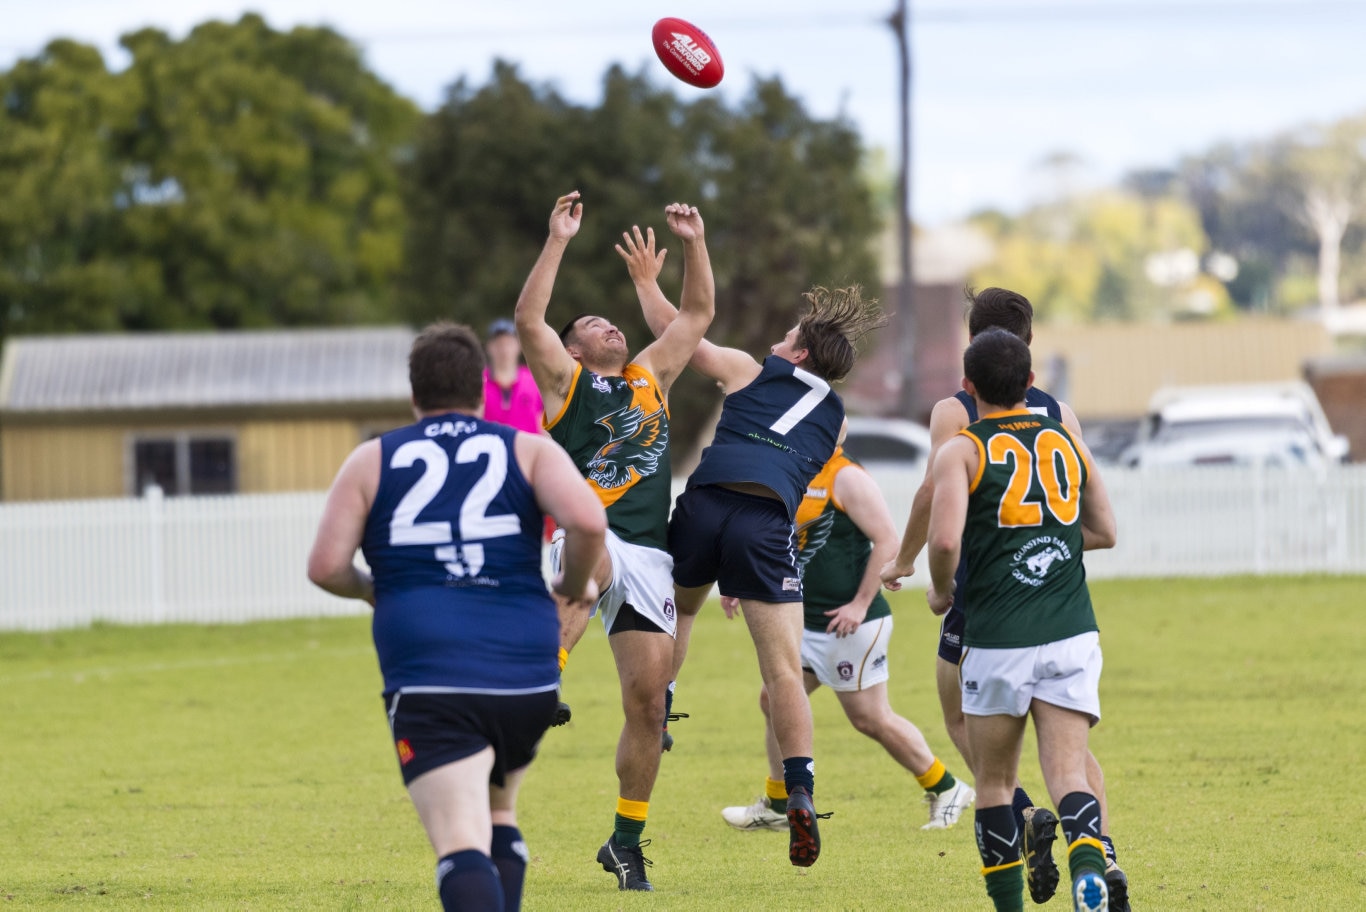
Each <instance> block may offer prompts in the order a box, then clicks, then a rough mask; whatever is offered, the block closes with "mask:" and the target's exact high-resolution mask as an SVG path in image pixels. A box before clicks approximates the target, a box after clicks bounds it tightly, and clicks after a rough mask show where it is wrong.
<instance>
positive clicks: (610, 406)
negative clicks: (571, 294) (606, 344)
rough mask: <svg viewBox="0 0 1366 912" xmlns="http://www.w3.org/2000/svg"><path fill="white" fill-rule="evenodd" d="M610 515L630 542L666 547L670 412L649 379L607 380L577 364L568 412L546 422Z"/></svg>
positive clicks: (629, 370)
mask: <svg viewBox="0 0 1366 912" xmlns="http://www.w3.org/2000/svg"><path fill="white" fill-rule="evenodd" d="M546 428H547V429H548V430H549V431H550V436H551V438H552V439H554V441H555V442H556V443H558V444H559V445H560V446H562V447H564V448H565V451H566V452H568V453H569V456H570V458H572V459H573V460H574V465H576V466H578V469H579V471H580V472H581V473H583V477H584V478H585V479H587V481H588V486H589V487H591V488H592V489H593V492H594V493H595V494H597V495H598V499H599V500H601V501H602V505H603V507H605V508H606V510H607V525H608V527H609V528H610V529H611V530H612V531H613V532H615V533H616V534H617V536H618V537H619V538H621V539H622V540H623V541H628V542H630V543H632V544H635V545H646V546H648V547H651V548H658V549H660V550H661V551H662V550H664V549H665V547H666V546H667V544H668V543H667V541H666V535H667V531H668V527H669V506H670V500H671V498H670V490H669V485H670V481H671V473H670V469H669V406H668V404H667V403H666V402H665V400H664V393H663V392H662V391H661V390H660V388H659V384H658V383H657V382H656V381H655V378H654V377H653V376H651V374H650V372H649V371H647V370H645V368H643V367H641V366H640V365H639V364H636V363H634V362H632V363H631V364H628V365H626V369H625V370H624V371H622V375H621V376H620V377H604V376H601V375H599V374H595V373H593V372H592V371H586V370H584V369H583V367H582V365H575V367H574V377H573V379H572V380H571V381H570V384H569V396H568V397H567V398H566V399H565V401H564V407H563V408H562V409H560V413H559V414H558V415H556V416H555V417H554V418H552V419H550V420H548V421H547V422H546Z"/></svg>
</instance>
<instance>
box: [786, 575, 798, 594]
mask: <svg viewBox="0 0 1366 912" xmlns="http://www.w3.org/2000/svg"><path fill="white" fill-rule="evenodd" d="M783 591H784V592H801V591H802V581H801V577H797V576H785V577H783Z"/></svg>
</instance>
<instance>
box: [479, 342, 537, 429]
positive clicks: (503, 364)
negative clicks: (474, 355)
mask: <svg viewBox="0 0 1366 912" xmlns="http://www.w3.org/2000/svg"><path fill="white" fill-rule="evenodd" d="M484 351H485V352H486V353H487V354H488V366H487V367H485V368H484V419H485V420H486V421H496V422H498V423H499V424H507V425H511V426H512V427H515V428H516V429H517V430H519V431H525V432H526V433H528V434H540V433H543V430H542V426H543V420H542V419H543V418H544V416H545V406H544V404H543V403H542V402H541V393H540V391H539V390H538V389H536V381H535V380H533V379H532V377H531V369H530V368H529V367H527V366H526V365H525V364H523V363H522V346H521V343H519V342H518V341H517V327H516V326H514V325H513V323H512V321H511V320H502V319H500V320H494V321H493V322H492V323H490V324H489V331H488V336H487V337H486V339H485V342H484Z"/></svg>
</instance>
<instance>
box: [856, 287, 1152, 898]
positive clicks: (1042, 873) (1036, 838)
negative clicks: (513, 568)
mask: <svg viewBox="0 0 1366 912" xmlns="http://www.w3.org/2000/svg"><path fill="white" fill-rule="evenodd" d="M967 298H968V336H969V341H971V339H972V338H974V337H976V336H978V335H979V334H981V333H983V332H986V331H987V330H989V329H993V328H996V329H1004V330H1006V331H1008V332H1010V333H1012V334H1014V335H1015V336H1016V337H1017V338H1019V339H1021V340H1022V341H1023V342H1024V343H1025V344H1026V345H1028V344H1029V343H1030V342H1031V341H1032V340H1033V337H1034V328H1033V327H1034V307H1033V305H1031V304H1030V303H1029V300H1028V299H1027V298H1026V297H1025V296H1024V295H1022V294H1019V293H1018V292H1015V291H1011V290H1009V289H1005V288H984V289H982V290H981V291H972V290H971V289H969V290H968V293H967ZM1024 401H1025V406H1026V407H1027V408H1028V409H1029V410H1030V411H1031V412H1034V413H1036V414H1040V415H1047V416H1048V417H1049V418H1052V419H1054V420H1056V421H1061V422H1062V423H1063V425H1064V426H1065V427H1066V428H1067V430H1068V431H1069V432H1070V433H1071V434H1072V435H1073V436H1075V437H1077V438H1078V439H1081V436H1082V435H1081V424H1080V423H1079V422H1078V421H1077V416H1076V415H1075V414H1074V413H1073V412H1072V410H1071V409H1070V408H1068V407H1067V404H1066V403H1064V402H1059V401H1058V400H1057V399H1054V398H1053V397H1052V396H1050V395H1049V394H1048V393H1046V392H1044V391H1043V390H1041V389H1039V388H1038V387H1036V386H1030V387H1029V389H1027V390H1025V400H1024ZM977 418H978V415H977V405H976V403H975V402H974V400H973V398H972V397H971V396H969V395H968V394H967V392H966V391H964V390H959V391H958V392H957V393H955V394H954V395H952V396H949V397H947V398H945V399H941V400H940V401H939V402H937V403H936V404H935V406H934V409H933V411H931V413H930V458H929V459H928V460H927V466H926V470H925V480H924V482H923V483H922V484H921V486H920V488H919V489H918V490H917V491H916V493H915V499H914V502H913V503H912V505H911V514H910V517H909V518H908V519H907V520H906V531H905V534H904V535H903V536H902V539H901V548H900V550H899V551H898V552H897V555H896V557H895V558H894V559H893V560H891V561H888V562H887V564H886V565H885V566H884V567H883V568H882V574H881V575H882V581H883V583H884V584H885V585H886V586H887V588H888V589H900V588H901V583H900V582H899V579H900V578H901V577H905V576H910V575H911V574H912V573H913V572H914V571H915V559H916V556H917V555H918V554H919V553H920V550H921V549H922V548H923V547H924V545H925V538H926V536H927V535H928V532H929V524H930V502H931V501H932V499H933V498H934V472H933V466H934V459H935V456H936V455H937V454H938V452H939V450H940V448H941V447H943V445H944V444H945V443H947V442H948V441H949V440H951V439H953V437H954V435H955V434H957V433H958V432H959V431H961V430H963V429H964V428H966V427H967V426H968V425H969V424H972V423H973V422H974V421H976V420H977ZM954 579H955V581H956V583H957V587H956V588H955V590H954V595H953V604H952V606H950V608H949V610H948V612H947V613H945V615H944V619H943V623H942V625H941V627H940V632H939V650H938V653H939V657H938V660H937V661H936V662H935V678H936V681H937V683H938V687H939V703H940V707H941V708H942V710H943V713H944V726H945V728H946V729H947V730H948V733H949V738H950V739H951V740H952V741H953V743H954V745H955V746H956V747H957V748H958V751H959V753H961V754H962V755H963V759H964V760H967V761H968V766H969V767H971V766H972V756H971V750H970V748H969V747H968V743H967V722H966V719H965V717H964V715H963V694H962V691H961V689H960V683H959V674H958V665H959V663H960V662H961V661H962V658H963V642H962V637H963V617H964V614H963V612H964V600H965V598H966V593H967V579H968V562H967V557H966V555H964V557H963V558H961V559H960V561H959V563H958V571H957V574H956V575H955V577H954ZM1086 770H1087V776H1088V778H1089V780H1090V784H1091V790H1092V791H1093V792H1094V793H1095V795H1096V797H1097V798H1098V799H1099V800H1100V816H1101V833H1102V835H1101V842H1102V843H1103V844H1104V846H1105V859H1106V872H1105V879H1106V881H1107V882H1108V883H1109V886H1110V909H1109V912H1129V901H1128V878H1127V876H1126V875H1125V873H1124V871H1123V870H1122V869H1121V868H1120V867H1119V860H1118V858H1117V856H1116V854H1115V844H1114V842H1113V841H1112V840H1111V838H1110V815H1109V804H1108V802H1107V801H1106V793H1105V775H1104V773H1103V772H1102V770H1101V768H1100V763H1099V762H1097V760H1096V758H1095V756H1094V755H1093V754H1090V753H1088V755H1087V766H1086ZM1012 808H1013V809H1014V812H1015V822H1016V825H1017V826H1018V827H1019V828H1020V830H1021V832H1022V833H1023V834H1024V848H1025V863H1026V866H1027V874H1028V882H1029V893H1030V896H1031V897H1032V898H1033V900H1034V902H1036V903H1043V902H1046V901H1048V899H1049V898H1050V897H1051V896H1052V895H1053V892H1054V891H1055V890H1056V889H1057V886H1058V868H1057V865H1056V864H1055V863H1054V861H1053V856H1052V851H1053V840H1054V838H1055V835H1056V830H1057V823H1058V820H1057V817H1055V816H1054V815H1053V812H1052V811H1050V810H1048V809H1047V808H1045V807H1035V806H1034V802H1033V800H1032V799H1031V798H1030V797H1029V794H1028V793H1027V792H1025V790H1024V788H1023V787H1022V786H1019V785H1018V784H1017V787H1016V789H1015V795H1014V800H1013V801H1012Z"/></svg>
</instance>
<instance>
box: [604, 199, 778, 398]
mask: <svg viewBox="0 0 1366 912" xmlns="http://www.w3.org/2000/svg"><path fill="white" fill-rule="evenodd" d="M699 222H700V219H699ZM673 224H674V223H673V222H672V221H671V222H670V227H673ZM621 237H622V242H623V243H621V244H618V245H617V253H618V254H620V255H621V258H622V259H623V260H625V261H626V271H627V272H629V273H630V275H631V281H633V282H634V283H635V286H636V296H637V297H638V298H640V309H641V312H642V313H643V314H644V315H645V322H646V323H647V324H648V325H649V327H650V332H652V333H654V334H655V339H656V341H655V342H653V343H651V344H650V346H649V347H648V348H646V349H645V350H644V351H642V352H641V354H640V355H639V356H637V358H636V360H637V361H645V359H647V358H648V359H650V361H646V366H648V367H650V370H651V373H654V374H655V378H656V379H657V380H659V381H660V383H661V384H663V383H664V381H663V380H662V379H661V378H660V374H659V371H658V370H657V368H658V366H659V364H660V363H661V362H660V361H659V360H658V359H659V358H660V357H661V354H662V353H663V352H664V351H665V350H666V349H672V348H673V347H674V346H675V345H679V346H684V345H688V344H692V345H694V347H693V348H692V351H691V353H690V357H689V359H688V360H687V361H686V362H685V363H686V364H687V366H689V367H691V368H692V369H693V370H695V371H697V372H698V373H700V374H702V375H703V376H706V377H710V378H711V379H713V380H715V381H716V382H717V383H719V384H720V385H721V388H722V389H723V390H725V391H726V392H730V391H732V390H736V389H739V388H740V387H742V386H745V385H746V384H748V383H749V382H750V381H752V380H753V379H754V378H755V377H757V376H759V370H760V365H759V364H758V363H757V362H756V361H755V360H754V359H753V358H751V357H750V356H749V355H748V354H746V353H745V352H742V351H740V350H739V349H735V348H722V347H721V346H719V345H713V344H712V343H711V342H708V341H707V340H706V339H704V338H702V337H701V336H700V335H699V336H698V337H697V342H696V343H691V342H690V341H688V340H687V339H684V340H683V341H674V337H673V336H672V335H670V338H669V340H667V341H666V340H665V338H664V335H665V333H671V334H672V332H674V330H672V329H671V327H672V325H673V324H674V323H675V322H677V321H678V320H679V318H680V312H679V310H678V309H677V308H675V307H674V306H673V304H671V303H670V302H669V299H668V298H667V297H665V295H664V292H663V290H662V289H660V287H659V272H660V270H661V269H662V268H663V265H664V254H665V251H663V250H661V251H659V252H658V253H656V252H655V237H654V231H653V229H647V230H646V233H645V234H644V235H642V234H641V233H640V229H639V228H633V229H632V230H631V231H629V232H623V233H622V236H621ZM685 244H686V242H685ZM685 251H686V248H685ZM684 255H685V257H686V256H687V254H686V252H685V254H684ZM701 255H702V256H703V257H705V256H706V250H705V248H703V249H702V251H701ZM691 274H692V271H691V269H690V268H689V265H688V264H687V262H685V263H684V272H683V295H684V299H685V300H684V306H687V300H686V299H687V298H688V297H689V295H690V294H695V295H699V296H700V294H701V292H700V291H699V290H697V288H698V286H697V285H690V284H689V275H691ZM706 288H707V289H708V290H709V292H710V296H711V299H712V305H711V308H712V312H713V313H714V312H715V297H716V296H715V291H714V284H713V281H712V278H711V261H710V259H707V261H706ZM710 322H711V317H710V316H709V317H707V323H708V325H710ZM680 329H681V330H683V332H684V333H685V334H687V335H689V336H690V335H691V330H689V329H687V328H686V327H680ZM705 331H706V327H703V332H705ZM679 338H680V339H682V336H680V337H679ZM664 357H670V356H669V355H664ZM680 370H681V368H680ZM674 376H675V377H676V376H677V374H674Z"/></svg>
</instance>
